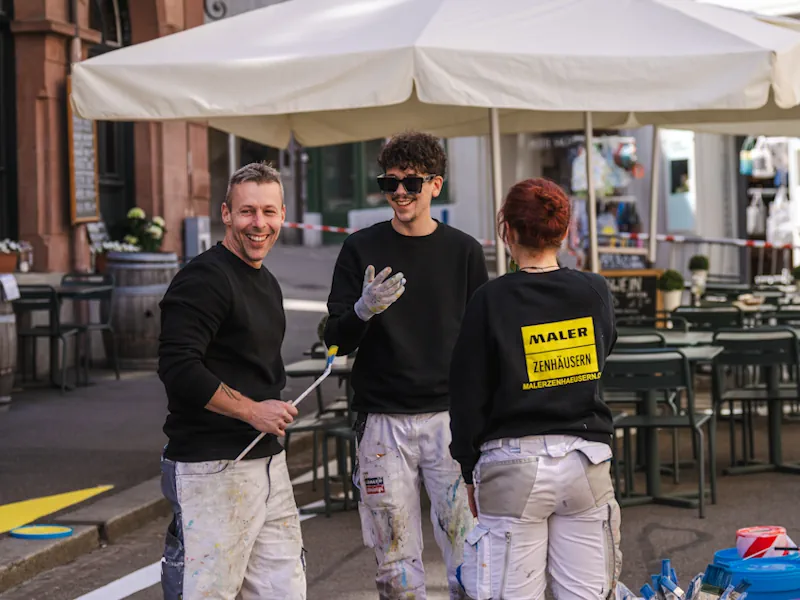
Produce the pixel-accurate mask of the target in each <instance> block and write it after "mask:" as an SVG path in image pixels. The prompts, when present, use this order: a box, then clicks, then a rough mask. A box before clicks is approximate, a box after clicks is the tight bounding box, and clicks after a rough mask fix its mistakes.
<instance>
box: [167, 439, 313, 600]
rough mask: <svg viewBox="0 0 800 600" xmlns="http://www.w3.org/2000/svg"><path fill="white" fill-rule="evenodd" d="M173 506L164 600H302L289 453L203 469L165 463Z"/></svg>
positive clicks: (205, 465) (299, 539)
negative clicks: (287, 456)
mask: <svg viewBox="0 0 800 600" xmlns="http://www.w3.org/2000/svg"><path fill="white" fill-rule="evenodd" d="M161 488H162V491H163V492H164V495H165V496H166V498H167V499H168V500H169V501H170V502H171V503H172V506H173V513H174V516H173V519H172V523H171V524H170V526H169V528H168V530H167V539H166V545H165V549H164V558H163V560H162V562H161V585H162V588H163V591H164V599H165V600H195V599H200V598H202V599H203V600H206V599H207V600H234V599H235V600H256V599H258V600H265V599H267V598H269V600H305V597H306V579H305V558H304V556H303V553H304V550H303V539H302V535H301V532H300V518H299V515H298V512H297V505H296V504H295V501H294V493H293V492H292V484H291V482H290V480H289V471H288V469H287V468H286V453H285V452H281V453H280V454H276V455H275V456H273V457H271V458H259V459H253V460H243V461H241V462H240V463H239V464H237V465H235V466H234V464H233V461H230V460H220V461H211V462H200V463H184V462H173V461H171V460H168V459H166V458H164V459H162V461H161Z"/></svg>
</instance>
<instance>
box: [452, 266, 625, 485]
mask: <svg viewBox="0 0 800 600" xmlns="http://www.w3.org/2000/svg"><path fill="white" fill-rule="evenodd" d="M616 340H617V331H616V322H615V319H614V304H613V300H612V297H611V292H610V290H609V288H608V285H607V283H606V280H605V279H604V278H603V277H602V276H600V275H597V274H594V273H584V272H581V271H574V270H572V269H559V270H556V271H551V272H546V273H527V272H523V271H518V272H515V273H508V274H506V275H504V276H502V277H499V278H498V279H495V280H494V281H491V282H490V283H488V284H487V285H485V286H483V287H482V288H481V289H480V290H478V291H477V293H476V294H475V296H474V297H473V298H472V300H471V301H470V303H469V306H468V307H467V311H466V314H465V315H464V321H463V324H462V327H461V332H460V334H459V337H458V341H457V343H456V346H455V349H454V350H453V357H452V364H451V371H450V395H451V397H452V399H453V400H452V402H451V406H450V427H451V430H452V434H453V439H452V443H451V445H450V452H451V454H452V456H453V458H455V459H456V460H457V461H458V462H459V463H461V469H462V473H463V475H464V479H465V480H466V482H467V483H472V470H473V468H474V467H475V464H476V463H477V462H478V458H480V446H481V444H483V443H484V442H487V441H489V440H493V439H500V438H507V437H510V438H519V437H524V436H530V435H547V434H566V435H575V436H578V437H581V438H584V439H586V440H590V441H597V442H604V443H607V444H610V443H611V437H612V435H613V432H614V430H613V427H612V420H611V411H610V410H609V408H608V406H606V404H605V403H604V402H603V401H602V399H601V398H600V391H599V383H600V381H599V379H600V375H601V374H602V371H603V366H604V365H605V360H606V357H607V356H608V355H609V354H610V353H611V350H612V349H613V347H614V344H615V343H616Z"/></svg>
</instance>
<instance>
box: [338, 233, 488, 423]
mask: <svg viewBox="0 0 800 600" xmlns="http://www.w3.org/2000/svg"><path fill="white" fill-rule="evenodd" d="M369 265H373V266H374V267H375V272H376V273H379V272H380V271H381V270H382V269H383V268H384V267H387V266H388V267H391V268H392V272H393V273H398V272H401V271H402V273H403V274H404V275H405V278H406V280H407V283H406V289H405V292H404V293H403V295H402V296H400V298H399V299H398V300H397V301H396V302H395V303H394V304H392V305H391V306H390V307H389V308H388V309H386V310H385V311H384V312H383V313H381V314H378V315H375V316H374V317H372V318H371V319H370V320H369V321H367V322H364V321H362V320H361V319H360V318H359V317H358V316H357V315H356V314H355V310H354V308H353V306H354V305H355V303H356V301H357V300H358V299H359V298H360V297H361V291H362V286H363V282H364V271H365V270H366V268H367V266H369ZM488 278H489V276H488V273H487V270H486V262H485V259H484V255H483V248H481V245H480V244H479V243H478V241H477V240H476V239H475V238H473V237H472V236H470V235H468V234H466V233H464V232H462V231H459V230H458V229H455V228H453V227H450V226H448V225H446V224H444V223H439V222H438V221H437V227H436V229H435V230H434V232H433V233H431V234H430V235H426V236H406V235H402V234H400V233H398V232H397V231H395V230H394V228H393V227H392V224H391V222H390V221H384V222H381V223H377V224H375V225H373V226H371V227H368V228H366V229H362V230H360V231H357V232H356V233H353V234H352V235H350V236H349V237H348V238H347V239H346V240H345V242H344V244H343V245H342V249H341V251H340V253H339V257H338V259H337V262H336V267H335V269H334V273H333V283H332V285H331V292H330V296H329V298H328V311H329V315H330V316H329V317H328V322H327V325H326V327H325V343H326V344H327V345H328V346H331V345H334V344H335V345H338V346H339V355H345V354H350V353H351V352H353V351H354V350H356V348H357V349H358V354H357V355H356V360H355V364H354V365H353V373H352V385H353V391H354V399H353V408H354V409H355V410H357V411H359V412H366V413H397V414H403V413H405V414H414V413H425V412H440V411H445V410H447V409H448V406H449V404H450V400H449V394H448V385H447V378H448V373H449V368H450V356H451V353H452V350H453V345H454V344H455V341H456V337H457V336H458V330H459V327H460V325H461V318H462V316H463V314H464V310H465V309H466V306H467V301H468V300H469V298H470V297H471V296H472V294H473V293H474V292H475V290H476V289H477V288H478V287H479V286H481V285H482V284H484V283H485V282H486V281H487V280H488Z"/></svg>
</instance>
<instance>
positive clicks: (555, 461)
mask: <svg viewBox="0 0 800 600" xmlns="http://www.w3.org/2000/svg"><path fill="white" fill-rule="evenodd" d="M610 458H611V448H610V447H609V446H608V445H607V444H601V443H597V442H588V441H586V440H582V439H579V438H576V437H573V436H566V435H547V436H531V437H525V438H520V439H502V440H492V441H490V442H487V443H485V444H483V446H481V457H480V460H479V461H478V464H477V465H476V467H475V470H474V473H473V480H474V482H475V501H476V504H477V506H478V525H477V526H476V527H475V529H474V530H473V531H472V532H471V533H470V534H469V535H468V536H467V542H466V544H465V548H464V565H463V566H462V567H461V570H460V576H461V581H462V582H463V583H464V587H465V589H466V591H467V593H468V594H469V596H470V598H472V599H473V600H489V599H492V598H502V599H503V600H542V599H543V598H544V597H545V595H544V594H545V583H546V576H545V573H546V572H549V574H550V579H551V585H552V589H553V595H554V596H555V597H556V598H558V599H559V600H600V599H605V598H613V597H614V587H615V585H616V581H617V579H618V578H619V573H620V569H621V566H622V554H621V552H620V550H619V542H620V537H619V534H620V513H619V506H618V505H617V501H616V500H615V498H614V488H613V484H612V482H611V474H610V473H609V466H610Z"/></svg>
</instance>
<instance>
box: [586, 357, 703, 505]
mask: <svg viewBox="0 0 800 600" xmlns="http://www.w3.org/2000/svg"><path fill="white" fill-rule="evenodd" d="M601 388H602V393H603V397H604V398H605V395H606V394H607V393H608V392H610V391H626V392H636V393H637V394H642V395H646V394H657V393H659V392H660V393H672V392H675V391H682V392H683V393H684V395H685V397H686V406H685V410H682V411H681V412H680V414H677V415H675V414H672V415H660V414H637V415H626V416H621V417H620V418H618V419H616V421H615V422H614V428H615V429H622V430H623V432H624V437H623V453H624V455H625V467H626V474H625V480H626V491H629V490H628V489H627V488H628V484H629V482H631V481H632V480H633V472H632V471H633V469H632V464H633V463H632V460H631V436H630V430H631V429H636V430H637V432H640V433H641V432H647V431H650V432H653V430H655V432H657V431H658V430H659V429H689V430H690V431H691V432H692V435H693V436H694V438H695V445H696V449H697V453H698V460H697V470H698V506H699V516H700V518H704V517H705V466H706V456H705V449H704V440H703V428H704V427H705V428H706V430H707V433H708V460H709V475H710V484H711V485H710V486H711V503H712V504H716V501H717V486H716V472H715V468H714V467H715V460H716V452H715V442H716V418H715V413H714V412H713V411H711V414H705V413H698V412H697V411H696V409H695V402H694V388H693V385H692V369H691V366H690V364H689V361H688V360H687V358H686V356H685V355H684V354H683V353H681V352H680V351H679V350H675V349H671V348H663V349H648V350H631V351H621V352H619V353H617V352H616V351H615V352H614V353H613V354H612V356H611V357H609V360H608V361H607V362H606V365H605V368H604V369H603V376H602V378H601ZM644 401H645V400H644V398H643V400H642V402H643V403H644ZM614 445H615V446H616V439H615V443H614ZM648 451H650V452H652V448H649V449H648ZM614 454H615V455H617V448H616V447H615V448H614ZM658 461H659V457H658V456H655V457H653V456H648V464H658ZM654 476H658V475H654ZM614 477H615V483H616V488H617V493H618V494H620V493H621V487H620V482H619V468H618V467H615V472H614Z"/></svg>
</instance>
